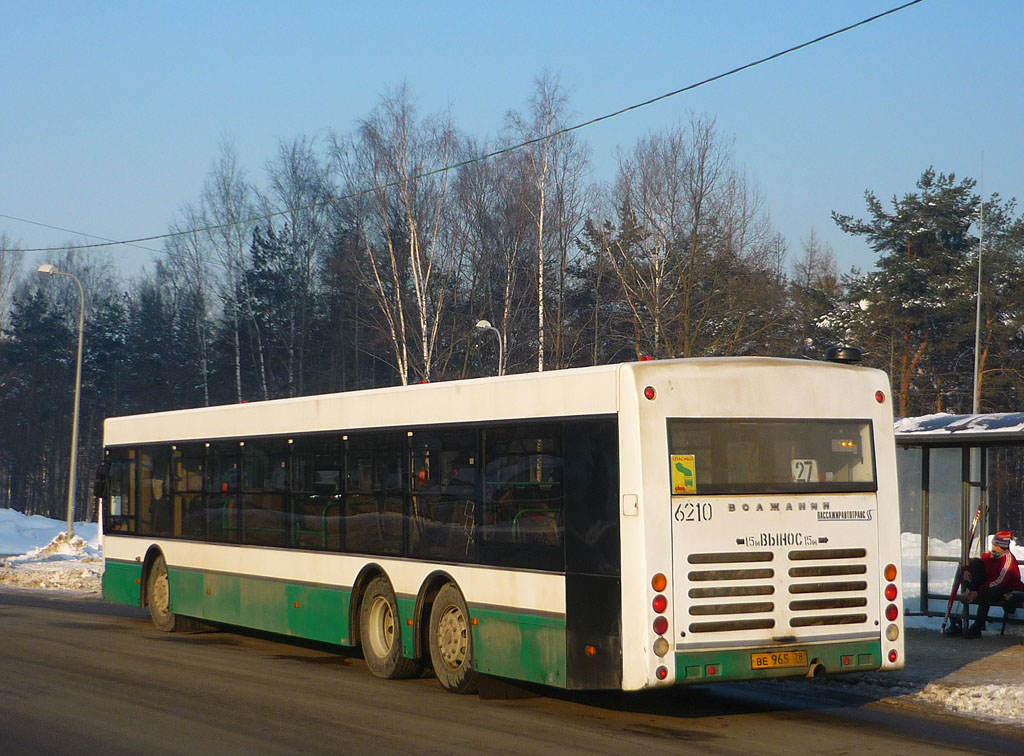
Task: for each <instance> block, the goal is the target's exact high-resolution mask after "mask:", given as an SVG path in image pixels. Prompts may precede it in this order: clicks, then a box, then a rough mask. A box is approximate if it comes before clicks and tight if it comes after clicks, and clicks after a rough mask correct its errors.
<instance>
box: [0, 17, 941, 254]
mask: <svg viewBox="0 0 1024 756" xmlns="http://www.w3.org/2000/svg"><path fill="white" fill-rule="evenodd" d="M921 2H924V0H910V2H906V3H903V4H902V5H898V6H896V7H895V8H890V9H889V10H887V11H883V12H882V13H876V14H875V15H873V16H869V17H868V18H865V19H863V20H861V21H858V22H856V23H853V24H850V25H849V26H844V27H842V28H840V29H835V30H834V31H830V32H828V33H827V34H822V35H821V36H819V37H815V38H814V39H810V40H808V41H806V42H802V43H800V44H798V45H794V46H793V47H788V48H786V49H785V50H780V51H779V52H776V53H773V54H771V55H768V56H766V57H764V58H759V59H758V60H753V61H751V62H749V63H745V64H743V65H742V66H737V67H736V68H732V69H730V70H728V71H724V72H722V73H719V74H716V75H714V76H710V77H708V78H707V79H702V80H701V81H697V82H694V83H693V84H688V85H686V86H685V87H680V88H679V89H674V90H672V91H671V92H666V93H664V94H661V95H658V96H657V97H652V98H650V99H649V100H644V101H643V102H638V103H636V104H634V105H629V106H627V107H624V108H620V109H619V110H615V111H613V112H611V113H606V114H605V115H601V116H597V117H596V118H591V119H589V120H587V121H582V122H581V123H577V124H575V125H574V126H567V127H565V128H563V129H558V130H556V131H553V132H551V133H550V134H544V135H542V136H538V137H534V138H533V139H527V140H526V141H523V142H519V143H517V144H514V145H511V146H508V147H502V148H500V149H497V150H493V151H491V152H488V153H485V154H483V155H477V156H476V157H472V158H468V159H466V160H462V161H460V162H457V163H452V164H450V165H445V166H443V167H441V168H434V169H433V170H429V171H424V172H423V173H419V174H416V175H415V176H410V177H408V178H404V179H397V180H395V181H391V182H388V183H386V184H379V185H376V186H370V187H367V188H365V189H360V190H357V191H354V192H350V193H349V194H345V195H341V196H337V197H335V196H331V197H327V198H326V199H323V200H320V201H319V202H313V203H310V204H308V205H300V206H298V207H292V208H288V209H287V210H279V211H277V212H273V213H266V214H263V215H257V216H253V217H251V218H244V219H239V220H236V221H231V222H228V223H220V224H217V225H213V226H204V227H202V228H193V229H188V230H185V231H175V232H171V233H166V234H156V235H154V236H143V237H139V238H137V239H125V240H123V241H110V240H108V241H105V242H101V243H96V244H80V245H70V246H63V247H39V248H35V249H23V250H21V251H22V252H61V251H65V250H78V249H96V248H98V247H112V246H116V245H119V244H127V245H132V246H136V245H138V244H141V243H143V242H151V241H159V240H162V239H172V238H175V237H178V236H187V235H188V234H198V233H207V232H210V231H217V230H220V229H224V228H230V227H233V226H240V225H246V224H249V223H258V222H260V221H266V220H270V219H272V218H277V217H280V216H282V215H288V214H290V213H294V212H298V211H300V210H309V209H312V208H316V207H322V206H324V205H332V204H334V203H336V202H343V201H345V200H348V199H354V198H356V197H360V196H362V195H364V194H369V193H370V192H374V191H379V190H381V189H391V188H393V187H396V186H399V185H400V184H404V183H406V182H408V181H416V180H419V179H424V178H429V177H430V176H435V175H437V174H439V173H444V172H446V171H452V170H457V169H459V168H464V167H466V166H469V165H473V164H474V163H479V162H481V161H484V160H489V159H491V158H494V157H497V156H499V155H504V154H507V153H509V152H515V151H517V150H521V149H523V148H524V147H529V146H531V145H533V144H537V143H538V142H543V141H545V140H549V139H554V138H555V137H559V136H562V135H564V134H569V133H571V132H573V131H578V130H580V129H583V128H586V127H588V126H593V125H594V124H596V123H600V122H602V121H607V120H610V119H612V118H616V117H618V116H620V115H623V114H625V113H629V112H631V111H634V110H639V109H640V108H645V107H647V106H649V105H653V104H654V103H656V102H661V101H662V100H667V99H668V98H670V97H675V96H676V95H680V94H682V93H683V92H689V91H691V90H693V89H697V88H698V87H703V86H705V85H706V84H711V83H713V82H716V81H719V80H720V79H724V78H726V77H728V76H733V75H735V74H738V73H740V72H742V71H746V70H748V69H750V68H754V67H755V66H760V65H762V64H763V63H768V62H769V61H772V60H776V59H778V58H781V57H783V56H785V55H789V54H790V53H794V52H797V51H798V50H803V49H804V48H806V47H810V46H812V45H816V44H818V43H819V42H824V41H825V40H827V39H831V38H832V37H836V36H838V35H840V34H845V33H846V32H848V31H852V30H853V29H856V28H858V27H861V26H864V25H866V24H870V23H871V22H873V21H877V20H878V19H880V18H884V17H886V16H891V15H892V14H894V13H898V12H899V11H901V10H904V9H906V8H909V7H910V6H912V5H917V4H918V3H921ZM2 217H10V216H2ZM14 220H20V219H14ZM25 222H28V223H31V222H32V221H25ZM36 225H46V224H42V223H40V224H36ZM84 235H85V236H89V234H84ZM95 238H102V237H95ZM147 249H148V248H147Z"/></svg>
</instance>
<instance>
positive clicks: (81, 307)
mask: <svg viewBox="0 0 1024 756" xmlns="http://www.w3.org/2000/svg"><path fill="white" fill-rule="evenodd" d="M36 270H37V271H38V272H39V273H43V274H45V275H47V276H67V277H68V278H70V279H72V280H74V282H75V283H76V284H77V285H78V357H77V360H76V362H75V403H74V409H73V410H72V411H71V463H70V465H69V467H70V469H69V471H68V540H71V538H72V537H73V536H74V535H75V469H76V466H77V464H78V408H79V405H80V403H81V394H82V332H83V330H84V329H85V290H84V289H83V288H82V282H81V281H79V280H78V276H75V275H72V274H71V273H65V272H64V271H62V270H58V269H57V268H56V267H55V266H53V265H50V264H49V263H46V264H44V265H40V266H39V267H38V268H37V269H36Z"/></svg>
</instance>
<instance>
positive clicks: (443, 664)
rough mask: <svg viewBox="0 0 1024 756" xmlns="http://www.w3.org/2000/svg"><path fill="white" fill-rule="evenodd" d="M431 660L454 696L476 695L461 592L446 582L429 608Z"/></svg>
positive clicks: (468, 635)
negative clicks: (463, 694)
mask: <svg viewBox="0 0 1024 756" xmlns="http://www.w3.org/2000/svg"><path fill="white" fill-rule="evenodd" d="M430 661H431V663H432V664H433V665H434V674H436V675H437V679H438V681H439V682H440V683H441V686H442V687H443V688H444V689H445V690H448V691H450V692H452V693H475V692H476V689H477V674H476V670H475V669H474V668H473V634H472V631H471V630H470V626H469V611H468V610H467V609H466V602H465V600H464V599H463V598H462V592H461V591H459V589H458V588H456V587H455V586H454V585H452V584H451V583H445V585H444V587H443V588H441V590H440V591H438V592H437V596H436V597H435V598H434V604H433V606H431V608H430Z"/></svg>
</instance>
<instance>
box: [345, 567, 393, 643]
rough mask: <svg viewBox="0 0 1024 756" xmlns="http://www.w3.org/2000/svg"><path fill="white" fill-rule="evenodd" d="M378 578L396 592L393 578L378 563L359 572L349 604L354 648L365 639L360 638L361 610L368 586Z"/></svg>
mask: <svg viewBox="0 0 1024 756" xmlns="http://www.w3.org/2000/svg"><path fill="white" fill-rule="evenodd" d="M376 577H383V578H384V579H385V580H387V581H388V584H389V585H391V589H392V591H393V590H394V584H393V583H391V578H390V577H389V576H388V573H387V571H386V570H385V569H384V568H383V567H382V566H381V565H379V564H377V563H376V562H370V563H369V564H367V565H364V566H363V568H362V569H361V570H360V571H359V574H358V575H357V576H356V579H355V582H354V583H352V594H351V596H350V597H349V602H348V631H349V632H348V635H349V641H350V643H351V644H352V645H353V646H359V645H361V644H362V640H363V639H362V638H361V637H360V629H359V608H360V606H361V605H362V603H363V594H365V593H366V586H368V585H369V584H370V581H371V580H373V579H374V578H376Z"/></svg>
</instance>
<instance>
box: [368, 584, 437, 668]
mask: <svg viewBox="0 0 1024 756" xmlns="http://www.w3.org/2000/svg"><path fill="white" fill-rule="evenodd" d="M359 637H360V639H361V642H362V646H363V658H364V659H365V660H366V666H368V667H369V668H370V671H371V672H373V674H374V675H376V676H377V677H383V678H386V679H388V680H397V679H400V678H404V677H415V676H417V675H419V674H420V673H421V672H422V671H423V668H422V666H421V665H420V664H419V662H417V661H416V660H415V659H406V658H405V657H403V656H402V625H401V622H400V621H399V618H398V602H397V601H396V600H395V593H394V591H393V590H391V583H390V582H388V579H387V578H386V577H383V576H381V575H378V576H377V577H375V578H374V579H373V580H371V581H370V584H369V585H368V586H367V587H366V593H364V594H363V601H362V604H361V605H360V607H359Z"/></svg>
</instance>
